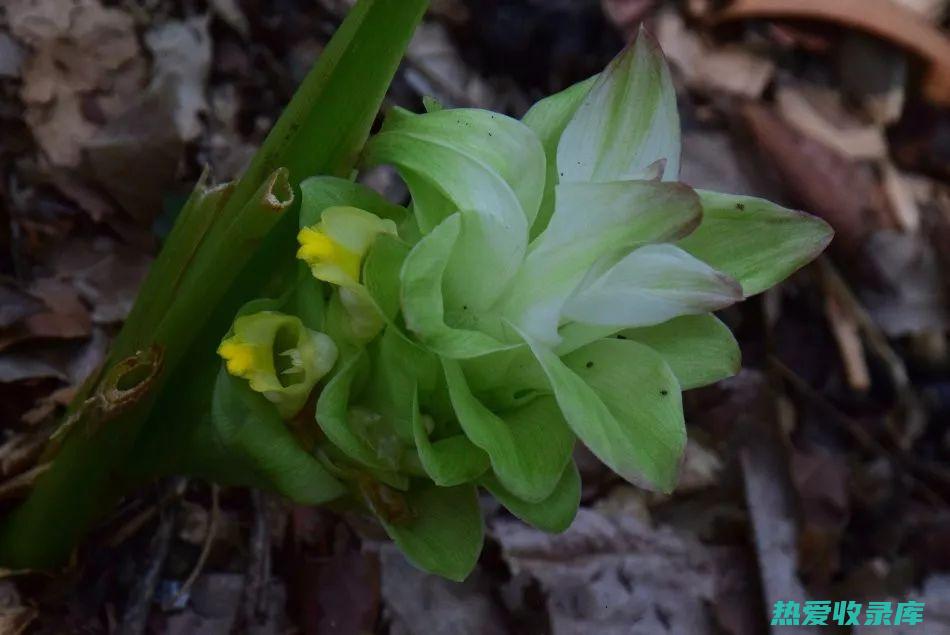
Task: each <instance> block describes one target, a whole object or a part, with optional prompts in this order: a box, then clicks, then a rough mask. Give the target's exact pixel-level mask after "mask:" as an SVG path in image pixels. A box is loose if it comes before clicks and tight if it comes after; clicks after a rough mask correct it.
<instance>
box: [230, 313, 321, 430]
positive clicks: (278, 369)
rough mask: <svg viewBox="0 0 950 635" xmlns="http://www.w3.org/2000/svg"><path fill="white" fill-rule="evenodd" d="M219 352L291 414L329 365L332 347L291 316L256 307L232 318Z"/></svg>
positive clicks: (282, 411)
mask: <svg viewBox="0 0 950 635" xmlns="http://www.w3.org/2000/svg"><path fill="white" fill-rule="evenodd" d="M218 355H220V356H221V358H222V359H224V367H225V369H226V370H227V371H228V373H230V374H231V375H234V376H235V377H241V378H243V379H247V380H248V385H249V386H250V388H251V390H254V391H255V392H259V393H261V394H262V395H264V397H266V398H267V399H268V400H269V401H271V402H273V403H274V405H276V406H277V410H278V412H280V414H281V416H282V417H284V418H290V417H292V416H293V415H295V414H296V413H297V412H298V411H299V410H300V409H301V408H302V407H303V405H304V404H305V403H306V402H307V397H308V396H309V395H310V391H311V390H313V387H314V386H315V385H316V383H317V382H318V381H320V379H321V378H322V377H323V376H324V375H326V374H327V373H328V372H329V371H330V369H331V368H333V364H334V363H335V362H336V358H337V347H336V345H335V344H334V343H333V340H331V339H330V338H329V337H327V336H326V335H325V334H323V333H318V332H316V331H311V330H310V329H308V328H307V327H305V326H304V325H303V322H301V321H300V318H298V317H296V316H293V315H285V314H283V313H278V312H277V311H260V312H258V313H253V314H251V315H242V316H240V317H238V318H237V319H236V320H234V324H233V326H232V327H231V334H230V335H229V336H228V337H226V338H225V339H224V340H223V341H222V342H221V344H220V345H219V346H218Z"/></svg>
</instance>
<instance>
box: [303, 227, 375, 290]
mask: <svg viewBox="0 0 950 635" xmlns="http://www.w3.org/2000/svg"><path fill="white" fill-rule="evenodd" d="M297 242H299V243H300V249H298V250H297V258H299V259H300V260H303V261H304V262H306V263H307V264H308V265H310V267H311V270H312V271H313V274H314V276H316V277H317V278H319V279H321V280H326V281H327V282H335V283H338V280H337V279H335V278H334V277H329V278H328V277H327V276H323V275H321V274H320V271H321V270H322V269H324V268H323V267H316V265H332V266H333V267H335V268H339V269H340V270H342V272H343V273H344V274H345V276H346V277H347V278H349V279H350V280H351V281H352V282H353V283H354V284H355V283H358V282H359V277H360V261H361V257H360V255H359V254H357V253H354V252H352V251H350V250H349V249H347V248H346V247H344V246H343V245H341V244H340V243H338V242H336V241H335V240H333V239H332V238H330V237H329V236H327V235H326V234H325V233H323V232H322V231H320V230H319V229H316V228H315V227H304V228H303V229H301V230H300V232H299V233H298V234H297Z"/></svg>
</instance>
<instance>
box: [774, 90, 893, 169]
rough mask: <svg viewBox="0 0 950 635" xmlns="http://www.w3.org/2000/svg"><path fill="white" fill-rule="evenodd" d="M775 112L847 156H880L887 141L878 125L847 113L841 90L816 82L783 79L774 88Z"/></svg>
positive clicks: (885, 153)
mask: <svg viewBox="0 0 950 635" xmlns="http://www.w3.org/2000/svg"><path fill="white" fill-rule="evenodd" d="M775 103H776V106H777V107H778V112H779V113H780V114H781V115H782V117H783V118H784V119H785V120H786V121H788V122H789V123H790V124H792V125H793V126H795V128H797V129H798V130H799V131H800V132H802V133H803V134H805V135H808V136H809V137H811V138H813V139H817V140H818V141H821V142H822V143H824V144H825V145H827V146H828V147H829V148H832V149H833V150H835V151H837V152H838V153H840V154H841V155H842V156H844V157H848V158H849V159H883V158H884V157H886V156H887V141H886V140H885V139H884V131H883V130H882V129H881V127H880V126H876V125H874V124H867V123H863V122H862V121H860V120H859V119H857V118H856V117H855V116H854V115H852V114H851V113H849V112H848V111H847V110H846V109H845V107H844V104H843V103H842V101H841V94H840V92H838V91H836V90H834V89H830V88H829V89H823V88H820V87H818V86H815V85H808V84H803V83H791V82H783V83H782V84H780V85H779V87H778V89H777V90H776V92H775Z"/></svg>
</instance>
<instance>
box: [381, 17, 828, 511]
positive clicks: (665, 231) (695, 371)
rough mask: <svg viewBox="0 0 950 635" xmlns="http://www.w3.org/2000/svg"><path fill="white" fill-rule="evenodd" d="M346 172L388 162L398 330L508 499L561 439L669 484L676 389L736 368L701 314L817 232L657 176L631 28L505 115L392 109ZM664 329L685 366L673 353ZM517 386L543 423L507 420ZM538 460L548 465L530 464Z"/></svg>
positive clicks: (764, 282)
mask: <svg viewBox="0 0 950 635" xmlns="http://www.w3.org/2000/svg"><path fill="white" fill-rule="evenodd" d="M364 161H365V163H367V164H377V163H389V164H392V165H394V166H395V167H396V168H397V169H398V170H399V172H400V174H401V175H402V176H403V178H404V179H405V181H406V183H407V184H408V186H409V189H410V192H411V194H412V201H413V214H414V218H415V223H416V225H417V228H418V231H419V233H420V234H421V239H420V240H418V242H417V243H416V244H415V245H414V246H413V247H412V249H411V251H410V252H409V254H408V256H407V257H406V258H405V260H404V261H403V263H402V267H401V273H400V305H401V311H402V316H403V318H404V321H405V327H406V328H407V329H408V331H409V333H411V335H412V336H413V337H414V338H415V339H417V340H418V341H419V342H420V343H421V344H422V345H424V346H425V347H426V348H428V349H429V350H431V351H432V352H433V353H435V354H437V355H438V356H439V357H440V358H441V359H442V364H443V367H444V371H445V376H446V380H447V382H448V386H449V390H450V394H451V399H452V405H453V406H454V407H455V409H456V411H457V412H458V416H459V420H460V423H461V425H462V427H463V428H464V430H465V433H466V435H467V436H468V438H469V439H471V441H472V442H473V443H474V444H475V445H476V446H478V447H479V448H481V449H482V450H484V451H485V452H486V453H487V454H488V456H489V458H490V459H491V465H492V468H493V472H494V474H495V476H496V477H497V478H498V479H499V481H500V482H501V484H502V485H503V486H504V487H505V488H507V490H508V491H509V492H514V493H516V494H517V495H518V496H519V497H520V498H521V499H523V500H534V501H538V500H541V499H543V498H544V497H545V496H547V495H549V494H550V493H551V492H552V491H553V490H554V488H555V486H556V485H557V482H558V480H559V479H560V477H561V473H562V467H563V466H564V465H565V464H566V462H567V460H569V457H570V449H571V445H572V443H570V442H566V441H565V438H567V439H570V438H571V433H573V434H576V435H577V436H578V437H579V438H580V439H581V440H582V441H583V442H584V443H585V444H587V446H588V447H589V448H590V449H591V450H592V451H593V452H594V453H595V454H596V455H597V456H598V457H600V458H601V460H603V461H604V462H605V463H606V464H607V465H609V466H610V467H611V468H612V469H614V470H615V471H616V472H618V473H619V474H620V475H622V476H623V477H624V478H626V479H628V480H630V481H632V482H635V483H638V484H641V485H645V486H648V487H652V488H656V489H660V490H664V491H668V490H670V489H671V488H672V487H673V484H674V482H675V478H676V472H677V469H678V463H679V459H680V457H681V455H682V451H683V447H684V444H685V439H686V434H685V426H684V422H683V413H682V407H681V401H680V390H681V388H689V387H694V386H696V385H701V384H703V383H709V382H712V381H716V380H718V379H721V378H722V377H724V376H727V375H729V374H731V373H732V372H734V371H735V370H736V368H737V364H738V350H737V347H736V345H735V341H734V340H733V338H732V336H731V334H730V333H729V331H728V329H726V328H725V327H724V326H722V324H721V323H720V322H718V321H717V320H716V318H714V317H713V316H712V315H710V312H711V311H715V310H717V309H721V308H723V307H726V306H728V305H730V304H732V303H734V302H737V301H739V300H741V299H743V297H745V296H747V295H750V294H753V293H758V292H760V291H762V290H763V289H765V288H767V287H769V286H771V285H773V284H775V283H777V282H779V281H780V280H782V279H783V278H785V277H786V276H787V275H789V274H790V273H792V272H793V271H794V270H796V269H797V268H799V267H800V266H802V265H803V264H805V263H806V262H808V261H809V260H811V259H812V258H814V256H815V255H817V254H818V253H819V252H820V251H821V250H822V249H823V248H824V247H825V246H826V245H827V243H828V241H829V240H830V237H831V231H830V229H829V228H828V226H827V225H826V224H825V223H823V222H822V221H820V220H818V219H816V218H813V217H810V216H807V215H804V214H801V213H799V212H794V211H792V210H787V209H784V208H781V207H779V206H777V205H774V204H772V203H769V202H768V201H763V200H760V199H754V198H750V197H742V196H731V195H724V194H715V193H706V192H696V191H694V190H693V189H691V188H689V187H687V186H685V185H683V184H681V183H678V182H677V178H678V170H679V163H680V130H679V118H678V115H677V112H676V102H675V93H674V90H673V86H672V82H671V80H670V76H669V71H668V69H667V67H666V64H665V61H664V60H663V56H662V54H661V52H660V51H659V48H658V47H657V45H656V44H655V43H654V42H653V41H652V40H651V39H650V38H649V37H648V36H646V35H645V34H644V33H641V34H640V36H639V37H638V39H637V41H636V43H635V44H634V45H632V46H631V47H629V48H628V49H626V50H625V51H624V52H623V53H621V54H620V55H619V56H618V57H617V58H616V59H615V60H614V61H613V62H612V63H611V64H610V65H609V66H608V67H607V68H606V69H605V71H604V72H603V73H601V74H600V75H599V76H597V77H595V78H591V79H590V80H588V81H586V82H582V83H580V84H578V85H576V86H573V87H571V88H569V89H568V90H566V91H564V92H562V93H559V94H557V95H554V96H552V97H549V98H547V99H544V100H542V101H541V102H539V103H537V104H536V105H535V106H534V107H533V108H532V109H531V110H530V111H529V112H528V114H527V115H526V116H525V118H524V120H523V121H518V120H515V119H512V118H510V117H506V116H503V115H499V114H495V113H491V112H487V111H483V110H475V109H444V110H443V109H438V110H434V111H432V112H428V113H425V114H420V115H414V114H411V113H408V112H406V111H402V110H397V111H396V112H394V113H392V114H391V115H390V117H389V118H388V119H387V121H386V123H385V124H384V126H383V129H382V130H381V132H380V133H379V134H377V135H376V136H375V137H373V138H372V139H371V140H370V142H369V143H368V145H367V147H366V150H365V154H364ZM681 338H688V339H689V341H690V342H691V343H692V344H691V345H692V347H694V350H696V351H697V352H703V357H702V358H700V359H696V360H689V359H688V355H687V354H684V351H683V349H682V344H681V342H680V339H681ZM513 360H514V361H513ZM526 360H527V361H526ZM512 368H519V369H521V370H520V371H519V373H520V375H517V376H515V375H512V374H511V372H510V371H511V369H512ZM526 368H527V369H530V370H529V371H524V369H526ZM528 376H530V381H528V380H526V379H525V377H528ZM539 378H540V379H539ZM519 382H520V383H519ZM524 390H530V391H531V394H532V395H534V396H542V397H543V395H545V394H547V395H549V396H550V398H551V402H550V403H551V404H556V406H557V408H556V409H555V410H554V411H553V414H552V411H551V409H549V408H546V407H540V406H539V405H537V403H536V402H531V403H532V405H533V411H532V412H528V413H527V414H526V413H525V412H523V411H522V410H524V408H527V407H528V406H527V405H523V406H521V407H522V410H517V412H520V414H519V415H518V416H517V421H518V422H519V423H518V424H517V425H514V424H512V422H511V421H510V420H509V419H510V417H508V416H507V415H506V413H508V415H510V414H511V413H512V412H516V410H510V408H517V407H518V403H517V399H516V398H515V397H514V396H513V395H514V393H520V392H523V391H524ZM506 391H508V393H509V394H508V396H507V397H505V396H504V394H503V393H505V392H506ZM486 404H488V405H486ZM492 404H495V405H497V404H503V406H504V408H509V410H504V409H503V411H502V412H500V413H499V412H497V410H498V408H495V409H494V410H495V411H493V409H492V408H490V407H488V406H489V405H492ZM542 420H543V425H541V422H542ZM499 421H500V422H502V423H501V424H499V423H498V422H499ZM519 435H520V437H519ZM565 435H566V436H565ZM529 455H530V456H529ZM538 456H540V457H542V459H541V462H542V463H544V464H545V465H548V466H549V467H550V466H553V467H552V468H551V469H540V468H539V467H538V466H537V465H530V464H533V463H534V461H532V460H531V457H538Z"/></svg>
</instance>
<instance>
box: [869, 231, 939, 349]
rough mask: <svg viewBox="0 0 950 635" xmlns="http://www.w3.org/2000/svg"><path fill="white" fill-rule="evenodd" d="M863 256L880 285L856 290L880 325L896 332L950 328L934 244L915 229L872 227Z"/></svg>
mask: <svg viewBox="0 0 950 635" xmlns="http://www.w3.org/2000/svg"><path fill="white" fill-rule="evenodd" d="M866 254H867V258H868V259H869V260H870V262H872V263H873V264H874V266H875V270H876V271H877V272H878V273H879V275H880V277H881V280H882V284H881V286H879V287H877V288H870V287H867V288H863V289H861V290H860V295H861V299H862V301H863V303H864V305H865V306H866V307H867V309H868V312H869V313H870V314H871V316H872V317H873V318H874V321H875V323H877V324H878V325H879V326H880V327H881V329H883V330H884V332H885V333H887V334H888V335H890V336H893V337H896V336H901V335H907V334H910V333H919V332H923V331H945V330H946V329H948V328H950V300H948V297H947V292H946V289H945V286H944V280H943V275H942V273H941V269H940V266H939V262H938V260H937V255H936V253H935V250H934V248H933V246H932V245H931V244H930V243H929V242H927V241H926V240H925V239H924V238H923V237H922V236H920V235H919V234H903V233H898V232H893V231H878V232H875V233H874V234H873V235H872V236H871V237H870V239H869V240H868V244H867V249H866Z"/></svg>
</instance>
